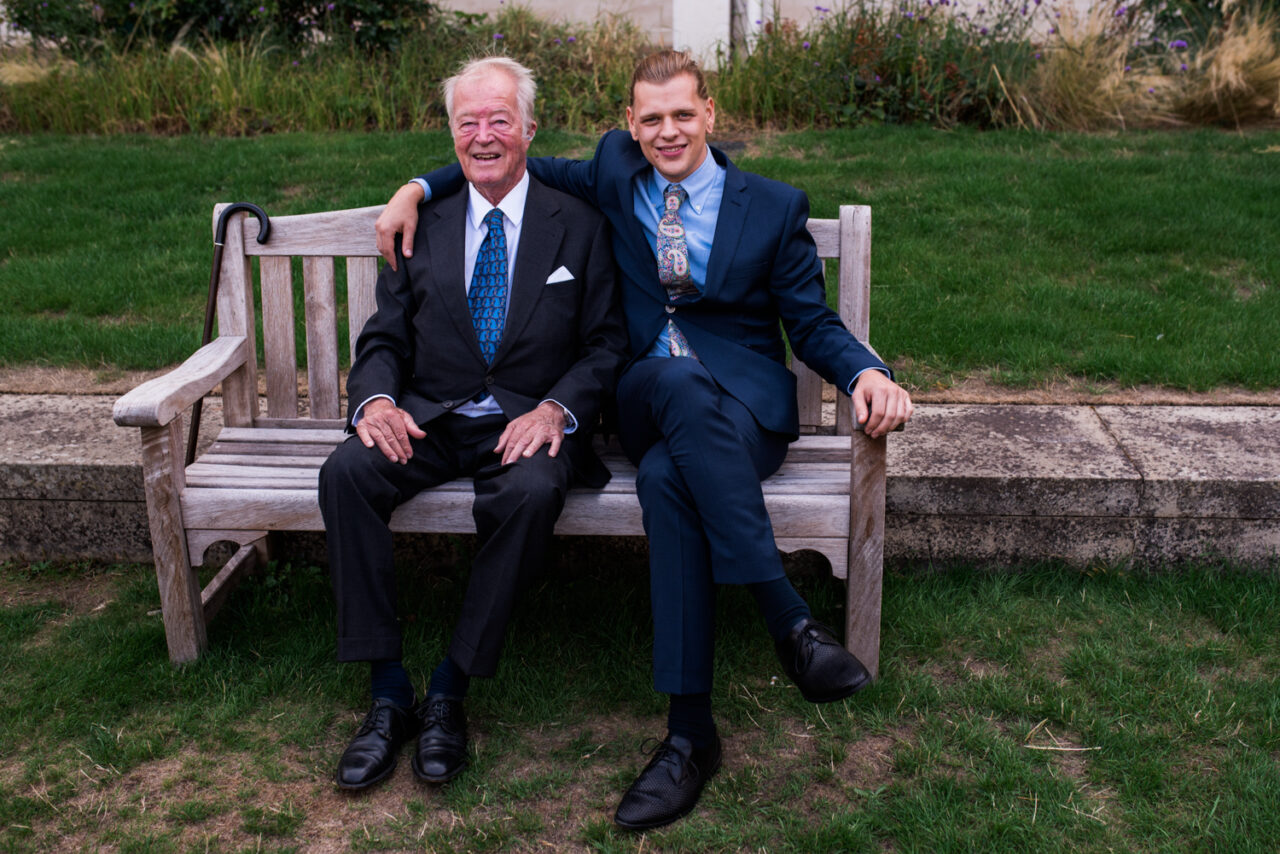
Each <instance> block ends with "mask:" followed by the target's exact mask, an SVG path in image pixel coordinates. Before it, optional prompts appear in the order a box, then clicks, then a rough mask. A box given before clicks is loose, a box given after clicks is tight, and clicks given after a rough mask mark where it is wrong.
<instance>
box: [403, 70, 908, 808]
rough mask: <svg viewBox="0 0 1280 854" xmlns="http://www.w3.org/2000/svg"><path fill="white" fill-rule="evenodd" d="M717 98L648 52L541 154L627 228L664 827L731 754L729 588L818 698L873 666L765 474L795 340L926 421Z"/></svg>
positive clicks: (409, 221) (849, 386) (883, 403)
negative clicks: (604, 112) (580, 146)
mask: <svg viewBox="0 0 1280 854" xmlns="http://www.w3.org/2000/svg"><path fill="white" fill-rule="evenodd" d="M714 124H715V104H714V102H713V101H712V99H711V98H710V96H709V95H708V93H707V88H706V82H705V80H704V79H703V76H702V72H701V70H700V69H699V68H698V66H697V64H696V63H695V62H693V60H691V59H690V58H689V57H688V56H687V55H686V54H683V53H677V52H674V51H662V52H659V53H656V54H653V55H652V56H649V57H647V58H646V59H644V60H642V61H641V62H640V64H639V65H638V66H637V67H636V70H635V73H634V75H633V77H632V84H631V106H629V107H628V108H627V125H628V128H629V131H630V133H629V134H628V133H624V132H621V131H610V132H609V133H606V134H605V135H604V137H603V138H601V140H600V143H599V146H598V147H597V148H596V154H595V157H594V159H592V160H590V161H568V160H561V159H546V158H542V159H534V160H531V161H530V162H529V168H530V171H531V172H533V174H534V175H535V176H537V177H538V178H539V179H540V180H543V181H546V182H547V183H548V184H550V185H551V186H554V187H558V188H560V189H562V190H565V191H566V192H569V193H572V194H574V195H576V196H579V197H581V198H583V199H585V200H587V201H588V202H590V203H592V204H593V205H595V206H597V207H598V208H599V209H600V210H601V211H602V212H603V213H604V214H605V215H606V216H607V217H608V218H609V220H610V222H611V223H612V224H613V231H614V236H613V248H614V255H615V256H616V257H617V260H618V264H619V266H620V268H621V272H622V277H623V283H622V300H623V308H624V311H625V313H626V321H627V328H628V331H629V333H630V345H631V361H630V362H629V364H628V365H627V367H626V368H625V369H624V371H623V375H622V378H621V380H620V381H619V383H618V392H617V396H618V411H619V424H620V427H619V432H620V439H621V442H622V445H623V448H624V450H625V451H626V453H627V454H628V456H629V457H630V458H631V459H632V460H633V461H634V462H635V463H636V465H637V466H638V468H639V474H638V477H637V481H636V488H637V492H638V493H639V498H640V504H641V507H642V508H643V511H644V524H645V531H646V533H647V534H648V537H649V550H650V584H651V594H652V602H653V619H654V686H655V688H656V689H657V690H658V691H660V692H662V693H665V694H668V695H670V699H671V704H670V711H669V714H668V719H667V729H668V733H667V738H666V739H665V740H664V741H663V743H662V746H661V748H660V749H659V750H657V751H656V752H655V754H654V756H653V758H652V760H651V761H650V762H649V764H648V765H647V766H646V768H645V769H644V770H643V771H642V772H641V774H640V776H639V777H638V778H637V779H636V781H635V783H633V784H632V786H631V788H630V789H629V790H628V791H627V793H626V794H625V795H624V796H623V798H622V802H621V803H620V804H619V806H618V810H617V814H616V815H615V817H614V820H615V821H616V822H617V823H618V824H619V825H620V826H622V827H625V828H630V829H646V828H651V827H658V826H661V825H663V824H667V823H669V822H671V821H674V820H675V819H677V818H679V817H680V816H683V815H685V814H686V813H688V812H689V811H690V810H691V809H692V808H693V807H694V805H695V804H696V803H697V799H698V796H699V794H700V793H701V791H702V788H703V786H704V785H705V783H706V781H707V780H708V779H710V778H711V776H712V775H713V774H715V772H716V770H717V768H718V767H719V765H720V742H719V738H718V737H717V735H716V729H715V723H714V720H713V717H712V713H711V699H710V691H711V684H712V644H713V638H714V615H715V589H716V585H717V584H745V585H747V586H748V587H749V588H750V590H751V591H752V593H753V595H754V597H755V599H756V602H757V603H758V604H759V606H760V610H761V612H762V614H763V616H764V618H765V622H766V625H767V628H768V631H769V633H770V634H771V635H772V636H773V638H774V641H775V644H776V648H777V651H778V656H779V658H780V659H781V661H782V664H783V666H784V668H785V670H786V672H787V674H788V675H789V676H790V677H791V679H792V680H793V681H795V682H796V684H797V685H798V686H799V687H800V690H801V692H802V693H803V694H804V696H805V697H806V698H807V699H809V700H812V701H814V702H827V701H832V700H838V699H841V698H843V697H847V696H849V695H850V694H852V693H854V692H855V691H857V690H859V689H861V688H862V687H864V686H865V685H867V684H868V682H869V681H870V677H869V674H868V673H867V670H866V668H865V667H864V666H863V665H862V663H861V662H859V661H858V660H857V659H856V658H854V657H853V656H852V655H850V654H849V653H848V652H847V651H846V650H845V649H844V647H843V646H842V645H841V644H840V643H839V641H837V640H836V639H835V638H834V637H833V636H832V634H831V632H830V631H829V630H828V629H826V628H825V627H823V626H822V625H820V624H818V623H817V622H815V621H814V620H813V618H812V615H811V614H810V611H809V608H808V606H807V605H806V604H805V602H804V600H803V599H801V598H800V596H799V595H798V594H797V593H796V592H795V590H794V588H792V586H791V584H790V582H789V581H788V580H787V578H786V575H785V573H784V572H783V568H782V562H781V559H780V557H779V555H778V550H777V547H776V545H775V543H774V540H773V531H772V528H771V526H770V523H769V516H768V514H767V513H766V512H765V507H764V499H763V495H762V492H761V489H760V481H761V480H762V479H763V478H765V477H768V476H769V475H770V474H772V473H773V472H775V471H776V470H777V469H778V467H779V466H780V465H781V464H782V461H783V459H784V457H785V456H786V450H787V444H788V443H789V442H790V441H792V440H794V439H795V438H796V434H797V430H798V423H799V419H798V413H797V410H796V395H795V378H794V375H793V374H792V373H791V372H790V371H789V370H788V369H787V367H786V364H785V355H786V350H785V346H784V344H783V340H782V334H781V332H780V331H779V320H781V322H782V326H783V327H784V328H785V329H786V333H787V337H788V339H789V340H790V342H791V347H792V350H793V351H794V352H795V354H796V355H797V356H798V357H799V358H800V359H801V360H802V361H804V362H805V364H807V365H809V366H810V367H811V368H813V369H814V370H815V371H817V372H818V374H820V375H821V376H822V377H823V378H824V379H826V380H827V381H828V382H832V383H834V384H835V385H836V387H837V388H840V389H842V390H844V391H846V392H847V393H850V394H851V395H852V400H853V402H852V405H853V408H854V415H855V418H856V419H857V423H858V424H860V425H862V427H863V429H864V430H865V431H866V432H868V433H869V434H871V435H872V436H880V435H883V434H884V433H886V432H888V431H890V430H892V429H894V428H895V427H897V426H898V425H899V424H902V423H903V422H905V421H906V420H907V419H908V418H910V417H911V411H912V407H911V400H910V398H909V396H908V395H907V393H906V392H905V391H904V390H903V389H902V388H901V387H899V386H898V385H897V384H896V383H894V382H893V380H892V378H891V375H890V372H889V369H888V368H887V367H886V366H885V365H884V363H883V362H881V361H880V360H879V359H878V358H876V357H875V356H874V355H873V354H872V353H871V352H870V351H868V350H867V348H865V347H864V346H863V345H862V344H860V343H859V342H858V341H857V340H856V339H855V338H854V337H853V336H852V335H851V334H849V332H848V330H847V329H846V328H845V327H844V325H843V323H841V321H840V318H839V316H838V315H836V314H835V313H834V312H833V311H831V310H830V309H829V308H828V307H827V304H826V297H825V288H824V285H823V277H822V263H821V261H820V260H819V259H818V257H817V252H816V249H815V247H814V243H813V240H812V238H811V237H810V235H809V233H808V231H807V230H806V228H805V223H806V222H807V220H808V215H809V207H808V200H807V199H806V198H805V195H804V194H803V193H802V192H800V191H799V190H796V189H795V188H793V187H790V186H787V185H785V184H781V183H778V182H776V181H770V180H768V179H765V178H762V177H760V176H758V175H752V174H750V173H746V172H742V171H740V170H739V169H738V168H737V167H736V166H734V165H733V163H732V162H730V161H729V159H728V158H727V157H725V155H724V154H723V153H722V152H720V151H717V150H716V149H713V148H711V147H710V146H708V144H707V135H708V134H709V133H710V132H711V131H712V129H713V127H714ZM459 177H460V176H459V175H458V173H457V170H456V168H445V169H442V170H439V171H438V172H435V173H432V174H430V175H426V176H424V177H423V178H422V179H415V183H411V184H408V185H406V186H405V187H404V188H402V189H401V190H400V191H398V192H397V193H396V196H395V198H393V199H392V202H391V204H389V205H388V206H387V209H386V211H384V212H383V214H382V216H381V217H380V218H379V220H378V248H379V249H380V250H381V251H382V252H383V254H384V255H387V254H388V253H390V252H392V251H393V250H394V246H395V235H396V234H397V233H399V234H403V235H404V240H405V243H406V244H407V243H408V242H409V238H410V236H411V235H413V234H414V232H415V228H416V218H415V215H416V205H417V202H418V200H419V199H421V198H422V197H423V195H424V194H425V193H426V192H428V191H429V192H431V193H440V192H450V191H451V190H452V189H453V188H454V187H456V185H457V182H458V180H459Z"/></svg>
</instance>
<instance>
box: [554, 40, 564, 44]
mask: <svg viewBox="0 0 1280 854" xmlns="http://www.w3.org/2000/svg"><path fill="white" fill-rule="evenodd" d="M555 43H556V44H563V42H561V41H560V39H556V40H555Z"/></svg>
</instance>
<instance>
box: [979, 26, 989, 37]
mask: <svg viewBox="0 0 1280 854" xmlns="http://www.w3.org/2000/svg"><path fill="white" fill-rule="evenodd" d="M978 32H979V34H981V35H984V36H985V35H986V34H987V28H986V27H982V28H981V29H979V30H978Z"/></svg>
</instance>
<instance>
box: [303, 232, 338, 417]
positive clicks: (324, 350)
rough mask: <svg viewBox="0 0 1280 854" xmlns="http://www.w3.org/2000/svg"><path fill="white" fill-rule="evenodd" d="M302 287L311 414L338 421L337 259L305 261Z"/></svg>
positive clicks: (308, 259)
mask: <svg viewBox="0 0 1280 854" xmlns="http://www.w3.org/2000/svg"><path fill="white" fill-rule="evenodd" d="M302 286H303V290H304V292H305V295H306V314H307V393H308V394H309V395H310V398H311V414H312V415H314V416H315V417H317V418H337V417H338V416H339V414H340V409H339V403H338V321H337V315H336V308H335V305H334V301H335V297H334V284H333V258H329V257H317V256H307V257H304V258H303V259H302Z"/></svg>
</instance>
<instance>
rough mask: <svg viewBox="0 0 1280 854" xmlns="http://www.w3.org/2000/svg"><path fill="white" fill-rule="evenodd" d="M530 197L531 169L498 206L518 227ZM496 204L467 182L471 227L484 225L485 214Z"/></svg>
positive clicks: (468, 213)
mask: <svg viewBox="0 0 1280 854" xmlns="http://www.w3.org/2000/svg"><path fill="white" fill-rule="evenodd" d="M528 197H529V170H527V169H526V170H525V173H524V174H523V175H521V176H520V181H519V182H518V183H517V184H516V185H515V186H514V187H512V188H511V192H509V193H507V194H506V195H505V196H503V197H502V201H500V202H498V204H497V207H498V209H499V210H501V211H502V215H503V216H505V217H506V218H507V219H509V220H511V223H512V224H513V225H515V226H516V227H517V228H519V227H520V220H521V219H523V218H524V203H525V199H527V198H528ZM493 208H494V205H492V204H490V203H489V200H488V199H486V198H485V197H484V196H482V195H480V191H479V190H477V189H476V188H475V187H474V186H472V185H471V184H470V183H468V184H467V218H468V219H469V220H470V221H471V227H472V228H475V229H479V228H480V226H482V225H484V218H485V215H487V214H488V213H489V211H491V210H493Z"/></svg>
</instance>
